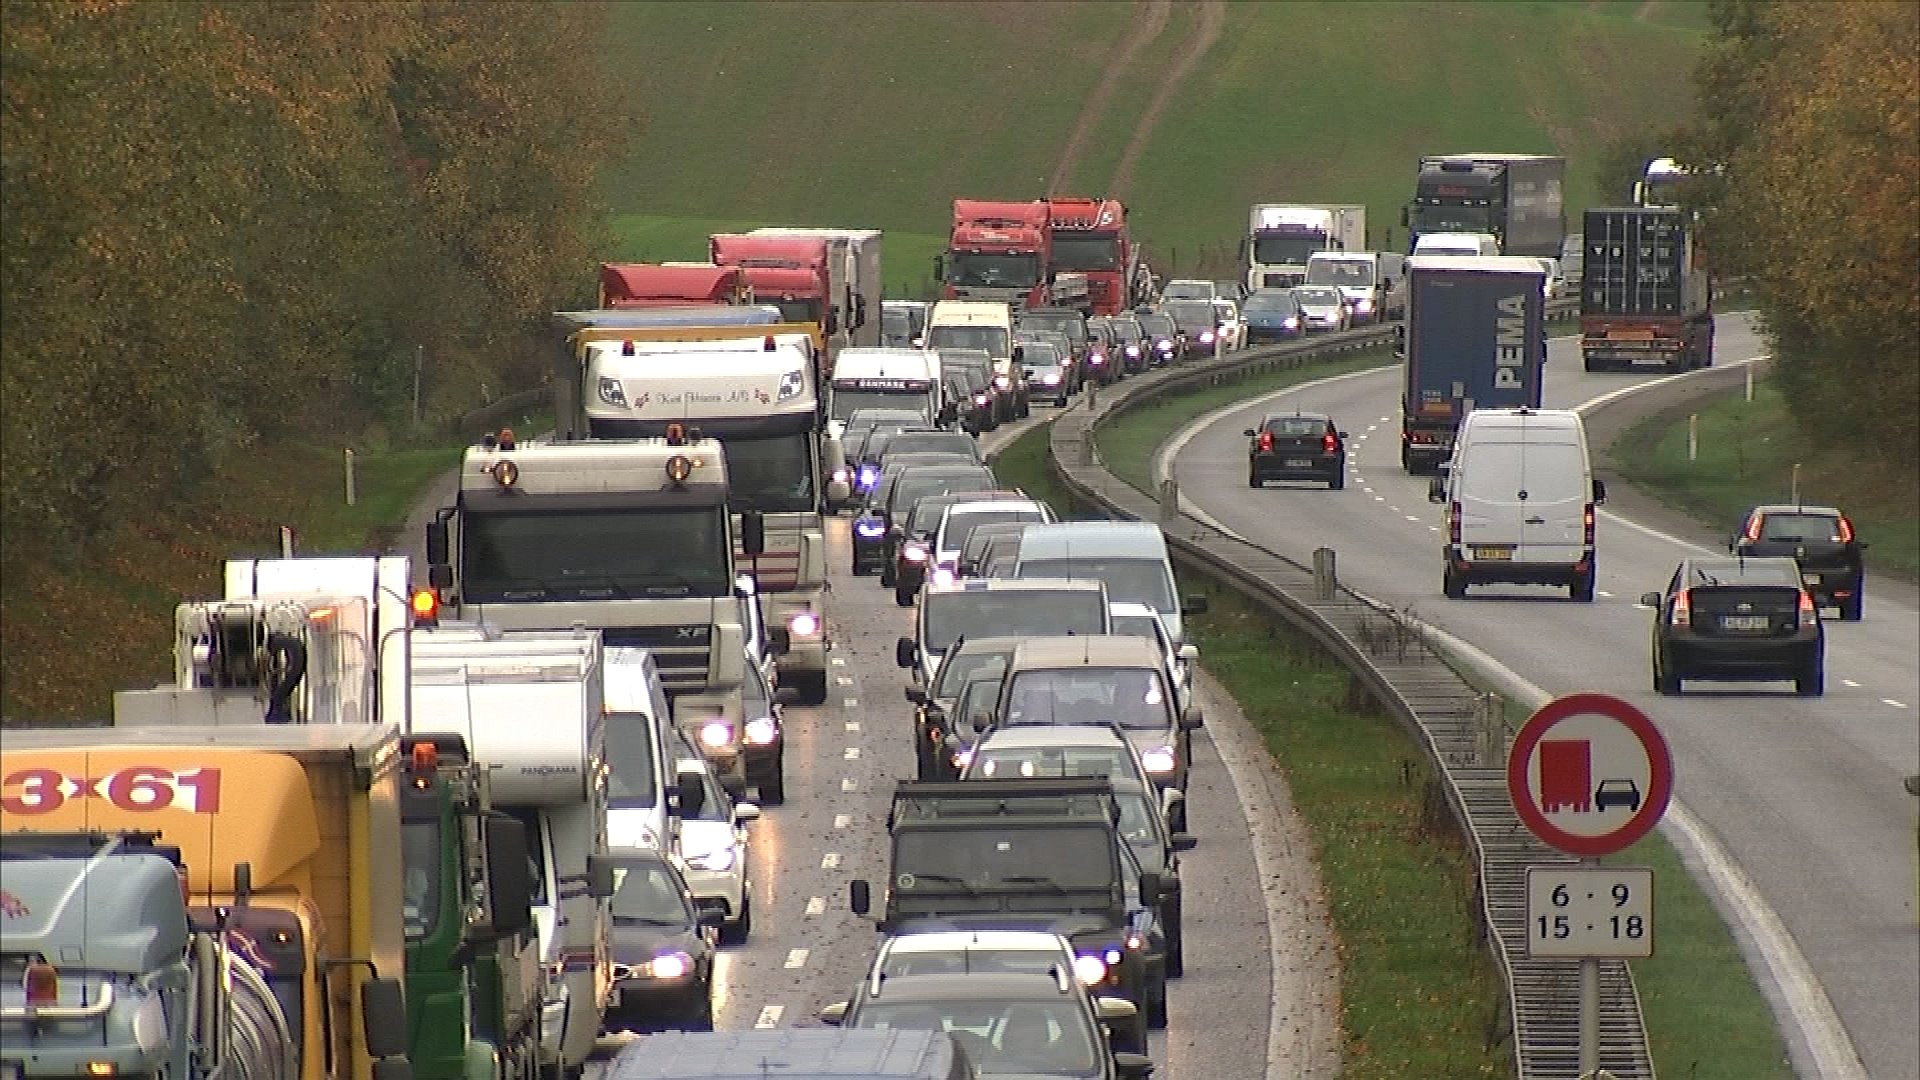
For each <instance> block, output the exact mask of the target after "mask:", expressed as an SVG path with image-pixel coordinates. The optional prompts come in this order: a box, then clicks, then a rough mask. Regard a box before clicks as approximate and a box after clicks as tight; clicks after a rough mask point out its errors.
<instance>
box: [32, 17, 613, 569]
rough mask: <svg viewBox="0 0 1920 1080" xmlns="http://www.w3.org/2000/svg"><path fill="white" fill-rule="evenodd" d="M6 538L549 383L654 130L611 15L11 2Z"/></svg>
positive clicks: (117, 513)
mask: <svg viewBox="0 0 1920 1080" xmlns="http://www.w3.org/2000/svg"><path fill="white" fill-rule="evenodd" d="M0 12H3V15H4V17H3V18H0V199H4V204H3V209H4V212H3V213H0V293H3V295H4V303H0V395H3V396H0V448H3V452H4V459H3V460H4V465H3V466H0V529H4V531H5V532H6V534H7V536H8V543H9V545H12V544H13V543H15V542H16V541H17V542H23V543H31V542H34V541H36V540H37V541H42V542H45V543H48V544H51V545H55V546H57V547H70V546H72V545H75V544H80V543H84V541H85V540H86V539H87V538H89V537H91V536H93V535H95V534H97V533H99V532H100V531H101V530H103V529H105V528H106V527H108V526H109V525H110V524H111V523H112V522H114V521H116V520H120V519H122V518H125V517H128V516H129V515H132V516H135V517H137V516H138V515H139V513H140V511H141V508H142V506H143V505H149V504H150V503H151V500H155V499H165V498H170V497H174V496H179V495H187V494H190V493H191V492H192V491H193V489H194V486H195V485H196V484H197V483H198V482H200V481H203V480H204V479H205V478H207V477H208V476H210V475H213V473H214V471H215V470H216V469H217V468H218V467H219V465H220V463H221V461H222V460H223V459H226V458H227V457H228V456H229V455H233V454H241V453H246V452H247V451H248V449H249V447H252V446H255V445H257V444H259V443H260V442H262V441H271V440H278V439H288V438H298V437H302V436H308V435H314V434H318V433H323V432H334V433H338V432H342V431H348V432H356V431H360V430H363V429H365V428H366V427H368V426H369V425H384V426H387V427H389V428H393V429H401V428H404V427H405V426H406V425H407V424H410V423H411V422H412V421H413V419H414V410H415V402H414V395H415V378H416V375H415V372H416V363H418V364H419V369H420V373H421V378H422V384H421V388H420V394H421V402H420V408H421V411H422V412H423V413H424V415H425V416H426V417H428V418H435V417H440V418H444V417H446V416H448V415H450V414H451V413H453V412H455V411H459V410H462V409H466V408H471V407H473V406H474V405H477V404H480V403H482V402H483V401H485V400H487V399H490V398H492V397H497V396H499V395H501V394H502V393H504V392H505V391H506V390H508V389H512V388H519V387H525V386H529V385H532V384H533V382H534V381H535V380H536V379H537V378H538V377H539V376H538V373H539V370H540V366H541V364H542V360H541V359H540V355H539V353H538V350H537V344H538V330H539V328H540V326H541V325H542V322H543V316H544V315H545V313H547V312H549V311H552V310H554V309H555V308H560V307H566V306H568V305H570V304H576V303H578V302H579V301H580V300H581V299H582V298H583V295H584V292H585V290H586V288H587V287H589V286H590V284H591V282H592V276H591V268H592V265H593V261H594V258H595V256H596V255H597V254H598V253H599V252H600V251H603V250H604V249H605V246H606V245H605V242H604V238H603V236H602V235H601V232H600V230H601V229H602V228H603V227H604V221H605V218H606V215H605V213H604V209H603V207H601V206H600V205H598V203H597V200H598V183H597V171H598V169H599V168H600V166H601V165H602V164H603V163H604V162H606V161H608V160H612V159H613V158H614V157H615V156H616V155H617V153H618V151H619V148H620V145H621V143H622V137H623V135H625V134H626V133H627V132H628V131H629V130H630V129H631V127H632V125H633V124H634V123H635V122H636V116H635V113H634V110H633V108H632V107H631V106H630V105H629V104H628V102H627V101H626V100H625V99H624V96H623V94H622V92H621V88H620V86H619V85H618V83H617V80H616V79H615V78H613V77H612V76H611V74H610V73H608V72H607V71H606V70H605V65H604V64H603V63H602V62H601V61H600V58H599V55H598V48H597V46H598V44H599V41H600V38H601V36H602V33H603V30H602V26H603V21H604V16H605V11H604V9H603V8H602V7H601V6H600V5H598V4H593V3H484V4H476V3H460V2H453V0H383V2H382V3H378V4H370V3H365V2H363V0H302V2H299V3H257V2H250V0H165V2H144V0H64V2H24V0H7V2H6V3H5V4H4V7H3V8H0Z"/></svg>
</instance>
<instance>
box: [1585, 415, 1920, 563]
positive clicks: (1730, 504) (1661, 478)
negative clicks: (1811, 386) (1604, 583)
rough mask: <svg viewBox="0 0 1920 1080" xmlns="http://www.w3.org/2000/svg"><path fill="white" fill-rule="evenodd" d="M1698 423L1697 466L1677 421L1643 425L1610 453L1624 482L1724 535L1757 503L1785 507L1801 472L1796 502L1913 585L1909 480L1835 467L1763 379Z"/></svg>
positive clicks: (1916, 550)
mask: <svg viewBox="0 0 1920 1080" xmlns="http://www.w3.org/2000/svg"><path fill="white" fill-rule="evenodd" d="M1699 415H1700V421H1699V433H1698V434H1699V437H1698V449H1699V456H1698V460H1695V461H1688V460H1687V418H1686V416H1685V415H1681V414H1665V415H1657V416H1651V417H1648V418H1647V419H1645V420H1643V421H1641V422H1640V423H1639V424H1637V425H1635V426H1634V427H1632V428H1630V429H1628V431H1626V432H1625V433H1624V434H1623V435H1622V436H1621V437H1620V439H1619V441H1618V442H1616V443H1615V444H1614V447H1613V454H1614V456H1615V459H1616V460H1617V461H1619V463H1620V470H1621V473H1622V475H1624V476H1626V477H1627V478H1628V479H1630V480H1632V481H1634V482H1635V483H1637V484H1640V485H1642V486H1644V487H1646V488H1648V489H1650V490H1652V491H1654V492H1657V493H1658V494H1659V495H1660V497H1661V498H1662V499H1664V500H1665V501H1666V502H1668V503H1669V504H1670V505H1672V506H1675V507H1677V508H1679V509H1682V510H1685V511H1686V512H1687V513H1689V514H1691V515H1693V516H1694V517H1696V518H1698V519H1699V520H1700V521H1702V522H1704V523H1706V524H1708V525H1711V526H1714V527H1716V528H1720V529H1729V530H1730V529H1732V528H1733V527H1734V526H1735V525H1736V524H1737V523H1738V522H1739V521H1740V518H1741V515H1742V514H1744V513H1745V512H1746V510H1747V508H1748V507H1750V506H1753V505H1754V504H1756V503H1764V502H1787V501H1790V500H1791V496H1792V494H1793V476H1794V466H1795V463H1799V465H1800V496H1801V498H1802V499H1804V500H1805V501H1807V502H1810V503H1818V504H1822V505H1831V506H1838V507H1840V508H1841V509H1843V510H1845V511H1846V512H1847V514H1848V516H1849V517H1851V518H1852V519H1853V522H1854V525H1855V526H1856V527H1857V528H1858V529H1859V531H1860V538H1861V539H1862V540H1865V541H1866V542H1867V543H1868V544H1870V545H1871V546H1870V547H1869V548H1868V549H1867V551H1866V560H1867V569H1868V570H1870V571H1873V572H1876V573H1883V574H1890V575H1894V576H1897V577H1901V578H1904V579H1906V580H1909V581H1911V580H1913V579H1914V578H1915V577H1920V492H1916V491H1915V490H1914V487H1913V476H1912V474H1911V473H1906V474H1904V475H1901V474H1899V472H1898V470H1894V469H1892V468H1890V467H1887V466H1884V465H1880V464H1878V463H1875V462H1858V461H1851V460H1841V459H1837V457H1836V455H1835V453H1834V451H1833V449H1832V448H1827V447H1821V446H1818V445H1816V444H1815V443H1814V441H1813V440H1810V439H1808V438H1806V437H1805V436H1803V435H1801V434H1800V433H1799V431H1798V430H1797V429H1796V428H1795V427H1794V426H1793V424H1792V422H1791V421H1790V419H1789V417H1788V414H1787V411H1786V405H1785V403H1784V402H1782V401H1781V399H1780V394H1779V391H1778V390H1776V389H1775V388H1774V387H1773V386H1772V384H1770V383H1768V382H1767V381H1765V380H1761V381H1760V382H1759V383H1757V384H1756V385H1755V387H1754V397H1753V401H1751V402H1748V401H1746V400H1745V398H1744V396H1743V395H1741V394H1737V393H1736V394H1732V395H1729V396H1728V397H1725V398H1721V399H1719V400H1717V401H1715V402H1714V403H1713V404H1711V405H1708V406H1706V407H1705V408H1703V409H1701V410H1700V411H1699Z"/></svg>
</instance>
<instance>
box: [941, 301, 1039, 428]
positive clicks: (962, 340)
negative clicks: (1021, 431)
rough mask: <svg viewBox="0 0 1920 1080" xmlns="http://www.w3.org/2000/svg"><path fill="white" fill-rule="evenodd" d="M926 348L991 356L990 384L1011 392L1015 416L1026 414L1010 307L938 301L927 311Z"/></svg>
mask: <svg viewBox="0 0 1920 1080" xmlns="http://www.w3.org/2000/svg"><path fill="white" fill-rule="evenodd" d="M927 348H929V349H983V350H985V351H986V354H987V355H988V356H991V357H992V358H993V384H994V386H995V387H996V388H998V389H999V390H1000V391H1001V392H1002V393H1006V392H1009V391H1011V392H1012V394H1013V397H1014V415H1015V416H1026V415H1027V412H1028V406H1027V390H1026V387H1027V382H1026V379H1025V378H1023V377H1022V373H1021V372H1020V371H1018V370H1016V365H1015V363H1014V355H1013V354H1014V345H1013V309H1012V308H1011V307H1008V306H1007V305H1006V304H1002V303H994V302H988V301H980V300H941V301H938V302H936V303H935V304H934V305H933V309H932V310H930V311H928V312H927Z"/></svg>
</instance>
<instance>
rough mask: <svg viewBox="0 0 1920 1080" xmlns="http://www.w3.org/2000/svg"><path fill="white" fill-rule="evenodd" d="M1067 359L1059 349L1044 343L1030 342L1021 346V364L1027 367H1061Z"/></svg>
mask: <svg viewBox="0 0 1920 1080" xmlns="http://www.w3.org/2000/svg"><path fill="white" fill-rule="evenodd" d="M1065 359H1066V358H1065V357H1063V356H1061V355H1060V350H1059V349H1057V348H1055V347H1053V346H1052V345H1050V344H1048V343H1047V342H1044V341H1028V342H1024V343H1022V344H1021V346H1020V363H1021V364H1022V365H1024V366H1026V367H1030V368H1049V367H1059V366H1060V365H1061V364H1062V363H1064V362H1065Z"/></svg>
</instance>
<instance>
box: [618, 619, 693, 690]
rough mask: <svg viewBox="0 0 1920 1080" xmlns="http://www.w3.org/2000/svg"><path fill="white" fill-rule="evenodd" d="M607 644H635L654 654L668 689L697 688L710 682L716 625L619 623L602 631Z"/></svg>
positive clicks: (661, 682)
mask: <svg viewBox="0 0 1920 1080" xmlns="http://www.w3.org/2000/svg"><path fill="white" fill-rule="evenodd" d="M600 637H601V640H602V641H604V642H606V643H607V644H608V645H635V646H639V647H640V648H643V649H646V650H647V651H648V652H650V653H652V654H653V662H654V664H655V665H656V666H658V668H659V669H660V685H661V687H662V688H663V689H666V690H689V689H694V690H697V689H699V688H700V687H702V686H705V685H706V683H707V666H708V654H709V652H710V651H711V646H712V643H713V627H711V626H708V625H705V624H702V623H688V624H682V625H676V626H620V627H610V628H608V629H605V630H602V631H601V632H600Z"/></svg>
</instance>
